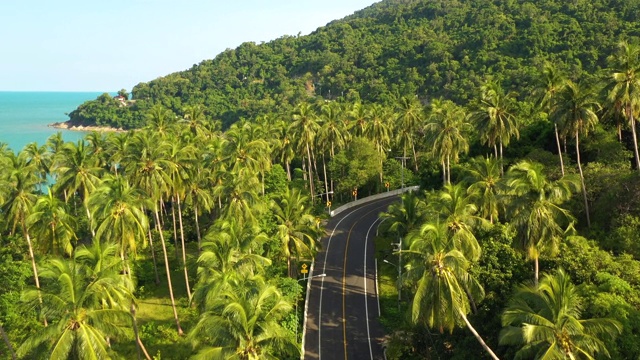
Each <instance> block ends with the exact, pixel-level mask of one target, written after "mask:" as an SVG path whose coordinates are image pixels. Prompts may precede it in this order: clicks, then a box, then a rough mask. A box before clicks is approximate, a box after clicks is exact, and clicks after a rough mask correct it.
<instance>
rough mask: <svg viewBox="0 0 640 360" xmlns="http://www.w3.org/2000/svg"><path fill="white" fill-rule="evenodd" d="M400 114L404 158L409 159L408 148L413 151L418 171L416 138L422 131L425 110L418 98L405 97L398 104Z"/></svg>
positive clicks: (399, 138)
mask: <svg viewBox="0 0 640 360" xmlns="http://www.w3.org/2000/svg"><path fill="white" fill-rule="evenodd" d="M396 112H397V114H398V125H397V126H396V128H397V129H398V132H397V134H398V142H399V143H400V144H402V149H403V154H402V156H403V157H407V147H409V148H410V149H411V150H412V151H413V164H414V167H415V170H416V171H418V158H417V154H416V144H415V137H416V136H418V135H419V134H418V133H419V131H421V127H422V122H423V121H424V109H423V107H422V104H421V103H420V100H418V97H417V96H412V97H407V96H403V97H401V98H400V99H399V101H398V102H397V104H396Z"/></svg>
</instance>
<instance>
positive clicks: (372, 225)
mask: <svg viewBox="0 0 640 360" xmlns="http://www.w3.org/2000/svg"><path fill="white" fill-rule="evenodd" d="M378 220H380V218H376V220H375V221H374V222H372V223H371V226H369V230H367V236H365V238H364V314H365V318H366V320H367V340H368V342H369V355H370V356H371V360H373V348H372V346H371V331H370V330H369V299H367V295H368V294H367V247H368V246H369V245H368V244H369V233H370V232H371V229H373V227H374V226H375V224H376V223H377V222H378Z"/></svg>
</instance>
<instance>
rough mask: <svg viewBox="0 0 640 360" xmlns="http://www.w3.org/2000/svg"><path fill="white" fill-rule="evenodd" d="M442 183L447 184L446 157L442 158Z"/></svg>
mask: <svg viewBox="0 0 640 360" xmlns="http://www.w3.org/2000/svg"><path fill="white" fill-rule="evenodd" d="M442 184H443V185H447V166H446V165H445V163H444V159H442Z"/></svg>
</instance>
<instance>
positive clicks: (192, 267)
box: [0, 0, 640, 359]
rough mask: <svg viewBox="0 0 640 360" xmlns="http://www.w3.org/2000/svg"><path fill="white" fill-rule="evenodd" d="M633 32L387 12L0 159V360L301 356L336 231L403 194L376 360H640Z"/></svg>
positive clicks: (121, 107)
mask: <svg viewBox="0 0 640 360" xmlns="http://www.w3.org/2000/svg"><path fill="white" fill-rule="evenodd" d="M639 18H640V0H572V1H566V0H536V1H533V0H467V1H460V0H382V1H380V2H378V3H375V4H374V5H372V6H370V7H368V8H365V9H362V10H360V11H358V12H356V13H354V14H352V15H351V16H348V17H346V18H344V19H339V20H335V21H333V22H331V23H329V24H327V25H326V26H324V27H321V28H318V29H317V30H316V31H314V32H312V33H311V34H309V35H305V36H283V37H281V38H278V39H276V40H273V41H270V42H266V43H260V44H256V43H243V44H241V45H239V46H238V47H237V48H235V49H228V50H226V51H224V52H222V53H220V54H217V55H215V54H212V56H213V55H215V57H214V58H212V59H207V60H203V61H202V62H201V63H199V64H194V65H193V66H192V67H191V68H189V69H186V70H183V71H179V72H175V73H172V74H168V75H164V76H160V77H158V78H157V79H154V80H150V81H148V82H143V83H139V84H137V85H136V86H135V87H133V89H131V90H130V91H128V90H126V89H122V90H121V91H120V92H119V93H118V95H117V96H112V95H110V94H108V93H105V94H103V95H100V96H99V97H98V98H96V99H95V100H91V101H87V102H85V103H83V104H81V105H80V106H78V108H77V109H75V110H74V109H70V110H72V111H70V113H69V123H70V124H71V125H83V126H101V127H110V128H113V129H114V130H117V131H113V132H89V133H87V134H86V136H85V137H84V139H83V140H80V141H77V142H64V141H63V139H62V135H61V134H58V135H54V136H52V137H50V138H49V140H48V141H47V142H46V143H45V144H37V143H31V144H29V145H27V146H26V147H25V148H23V149H10V148H8V147H7V146H6V145H3V144H0V214H1V216H0V283H1V284H3V286H2V287H0V337H1V338H2V340H1V341H0V358H2V359H135V358H138V359H142V358H144V359H191V358H193V359H299V358H301V356H303V354H302V352H301V351H302V350H301V343H302V341H303V322H304V316H305V312H304V307H305V293H306V289H307V286H306V281H305V279H304V275H303V274H301V273H300V269H301V265H304V267H305V268H306V266H308V265H311V263H312V262H313V259H314V257H315V255H316V254H317V253H318V252H319V251H321V250H322V247H321V241H320V239H321V238H322V237H323V236H325V235H326V233H327V231H326V229H325V227H324V225H325V224H326V222H327V221H328V219H329V212H330V210H331V209H335V208H337V207H339V206H340V205H342V204H348V203H350V202H353V201H355V200H357V199H362V198H365V197H367V196H370V195H375V194H379V193H383V192H386V191H389V189H391V190H394V189H400V188H405V187H408V186H418V187H419V190H417V191H412V192H406V193H404V194H402V195H401V196H398V197H397V201H395V202H394V203H393V204H392V205H391V206H389V207H388V209H386V211H383V212H381V213H380V214H379V216H380V218H381V219H384V221H383V222H381V223H380V226H379V233H378V236H377V237H376V239H375V247H376V250H375V251H376V257H377V258H378V259H379V263H378V264H379V265H378V267H379V282H380V290H379V301H380V306H381V314H380V322H381V323H382V325H383V327H384V330H385V333H386V334H387V335H386V336H385V340H384V342H385V354H386V358H388V359H479V358H487V359H498V358H501V359H607V358H611V359H639V358H640V154H639V145H638V134H637V132H638V127H637V124H636V122H637V121H636V119H638V117H640V22H638V19H639ZM398 244H399V245H400V246H397V245H398ZM398 256H401V259H402V264H401V266H400V267H401V268H400V271H399V272H398V271H397V270H398V269H396V266H393V265H392V264H386V263H383V262H382V260H383V259H389V260H390V261H398ZM301 279H302V281H300V280H301Z"/></svg>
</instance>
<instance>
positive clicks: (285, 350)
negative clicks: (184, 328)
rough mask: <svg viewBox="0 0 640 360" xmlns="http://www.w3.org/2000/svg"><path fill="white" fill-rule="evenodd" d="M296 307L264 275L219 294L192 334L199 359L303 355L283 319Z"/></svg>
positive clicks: (247, 358)
mask: <svg viewBox="0 0 640 360" xmlns="http://www.w3.org/2000/svg"><path fill="white" fill-rule="evenodd" d="M291 310H292V305H291V303H290V302H289V301H288V300H286V299H285V298H284V297H283V296H282V295H281V294H280V292H279V291H278V290H277V288H276V287H275V286H273V285H268V284H266V283H265V281H264V280H263V279H262V278H260V277H255V278H253V279H249V280H245V281H244V282H243V284H242V285H241V286H238V287H235V288H233V289H229V290H227V291H224V292H222V293H220V294H219V298H218V299H217V301H216V302H215V303H214V304H212V306H211V308H209V309H207V311H205V312H204V313H203V314H202V315H201V316H200V320H199V321H198V323H197V324H196V326H195V327H194V328H193V330H192V331H191V333H190V334H189V338H190V339H191V340H192V341H193V343H194V346H195V347H196V348H200V350H199V352H198V354H197V355H196V356H195V359H240V360H245V359H246V360H257V359H275V358H278V357H279V356H281V355H285V354H287V355H294V356H299V354H300V350H299V349H298V346H297V344H296V340H295V339H294V336H293V334H292V333H290V332H289V331H288V330H286V329H285V328H284V327H283V326H282V325H281V324H280V321H281V320H282V319H283V317H284V316H285V315H286V314H287V313H289V312H290V311H291Z"/></svg>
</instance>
